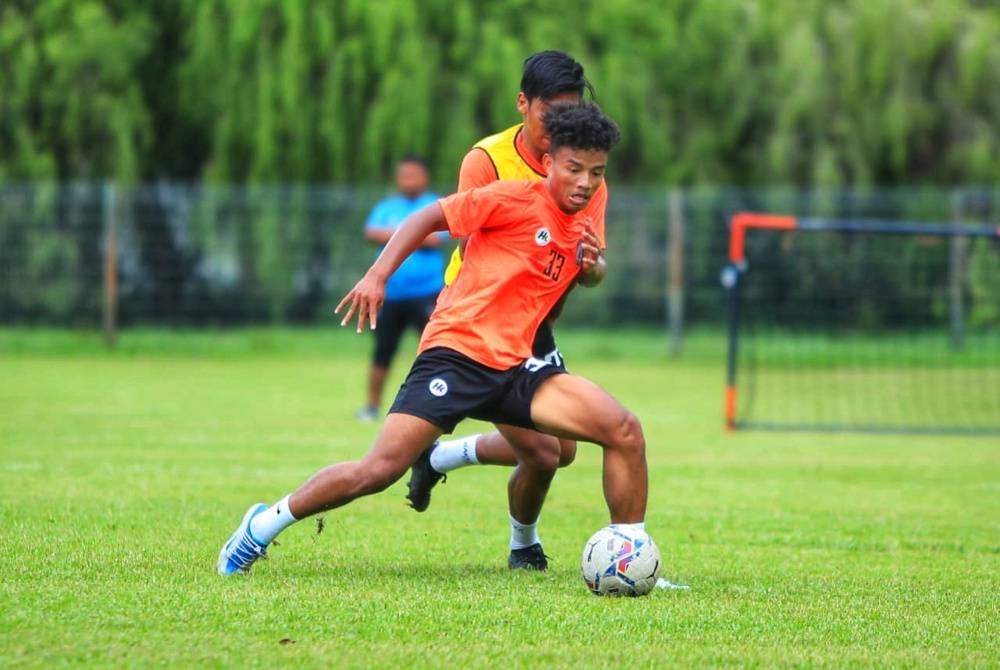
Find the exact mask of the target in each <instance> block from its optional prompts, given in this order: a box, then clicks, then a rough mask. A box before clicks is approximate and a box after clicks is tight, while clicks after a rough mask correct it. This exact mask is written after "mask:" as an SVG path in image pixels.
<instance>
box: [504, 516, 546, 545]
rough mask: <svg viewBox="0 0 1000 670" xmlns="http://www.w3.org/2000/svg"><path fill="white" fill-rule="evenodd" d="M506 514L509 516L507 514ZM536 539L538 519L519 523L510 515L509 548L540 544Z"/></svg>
mask: <svg viewBox="0 0 1000 670" xmlns="http://www.w3.org/2000/svg"><path fill="white" fill-rule="evenodd" d="M507 516H510V514H508V515H507ZM541 542H542V541H541V540H540V539H538V520H537V519H535V523H531V524H528V523H521V522H520V521H518V520H517V519H515V518H514V517H513V516H510V548H511V549H524V548H525V547H530V546H531V545H533V544H541Z"/></svg>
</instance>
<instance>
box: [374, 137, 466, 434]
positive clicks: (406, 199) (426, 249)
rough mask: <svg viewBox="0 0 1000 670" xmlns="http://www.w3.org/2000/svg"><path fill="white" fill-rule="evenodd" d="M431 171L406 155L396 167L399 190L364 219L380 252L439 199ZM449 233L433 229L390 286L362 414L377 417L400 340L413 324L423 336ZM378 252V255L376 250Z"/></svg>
mask: <svg viewBox="0 0 1000 670" xmlns="http://www.w3.org/2000/svg"><path fill="white" fill-rule="evenodd" d="M429 183H430V173H429V171H428V169H427V163H426V162H425V161H424V159H423V158H421V157H420V156H414V155H410V156H405V157H404V158H403V159H402V160H400V162H399V164H398V165H397V167H396V188H397V190H398V193H396V195H393V196H390V197H388V198H385V199H384V200H381V201H380V202H379V203H377V204H376V205H375V207H374V209H372V211H371V214H369V215H368V220H367V221H366V222H365V239H366V240H368V241H369V242H371V243H372V244H375V245H377V246H378V247H379V253H381V251H382V247H384V246H385V244H386V242H388V241H389V238H390V237H392V234H393V233H394V232H395V231H396V228H398V227H399V225H400V224H401V223H403V221H404V220H405V219H406V217H407V216H409V215H410V214H412V213H413V212H416V211H417V210H419V209H421V208H423V207H424V206H426V205H428V204H430V203H432V202H435V201H436V200H437V199H438V196H437V195H435V194H433V193H430V192H429V191H428V190H427V188H428V185H429ZM446 238H447V237H446V235H440V234H433V235H429V236H428V237H427V239H426V240H424V245H423V246H422V247H421V248H420V249H418V250H417V251H416V252H414V254H413V255H412V256H410V257H409V258H407V259H406V261H404V262H403V264H402V265H400V266H399V269H397V270H396V271H395V272H394V273H393V275H392V277H390V278H389V282H388V283H387V284H386V287H385V304H384V305H383V307H382V311H381V312H379V315H378V328H377V329H376V330H374V331H373V332H374V335H375V352H374V355H373V356H372V366H371V371H370V373H369V376H368V403H367V405H366V406H365V407H364V409H362V410H361V411H360V412H358V418H359V419H361V420H363V421H374V420H375V419H377V418H378V415H379V405H380V404H381V401H382V387H383V386H384V385H385V377H386V374H387V373H388V372H389V366H390V364H391V363H392V358H393V356H395V354H396V350H397V349H398V348H399V340H400V338H402V336H403V333H404V332H405V331H406V328H407V326H412V327H413V328H414V329H415V330H416V331H417V335H418V336H419V335H420V333H422V332H423V330H424V326H425V325H426V324H427V319H428V318H429V317H430V315H431V312H433V311H434V305H435V303H436V302H437V296H438V293H439V292H440V291H441V289H442V288H443V287H444V258H443V256H442V255H441V250H440V247H441V245H442V244H443V243H444V241H445V239H446ZM376 255H377V254H376Z"/></svg>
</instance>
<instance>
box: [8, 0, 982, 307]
mask: <svg viewBox="0 0 1000 670" xmlns="http://www.w3.org/2000/svg"><path fill="white" fill-rule="evenodd" d="M550 48H555V49H562V50H565V51H567V52H569V53H571V54H572V55H574V56H575V57H576V58H578V59H579V60H580V61H582V62H583V63H584V64H585V66H586V72H587V75H588V77H589V78H590V80H591V81H592V82H593V84H594V86H595V88H596V91H597V99H598V101H599V102H600V104H601V105H602V106H603V107H604V108H605V109H606V110H607V111H608V112H609V113H610V114H611V115H612V116H613V117H614V118H615V119H616V120H617V121H618V123H619V124H620V125H621V127H622V130H623V142H622V144H621V145H620V147H619V148H618V149H616V152H615V155H614V158H613V160H612V163H611V170H610V177H611V181H612V194H613V195H612V198H611V203H610V205H609V210H608V221H609V231H613V234H611V235H609V251H608V257H609V259H611V260H612V262H613V268H614V272H612V273H610V274H609V277H608V281H607V282H605V284H604V285H603V286H602V287H601V289H600V290H598V291H577V292H576V296H574V299H573V300H572V301H570V309H569V310H568V311H567V314H566V316H565V317H564V320H565V321H566V322H567V323H574V322H575V323H588V324H593V323H601V324H607V325H613V324H618V323H622V322H640V323H646V324H663V323H664V321H665V319H666V314H665V312H666V301H665V291H666V285H667V276H668V274H667V271H668V269H669V268H668V267H667V260H666V258H667V252H666V243H667V237H668V236H667V219H668V214H667V210H668V207H667V200H668V198H667V196H668V190H669V189H675V191H674V192H675V195H676V197H679V198H680V202H681V205H680V207H679V209H678V211H679V212H681V215H682V217H683V219H684V226H685V227H686V230H687V233H686V239H685V241H684V247H685V260H684V264H685V268H684V275H685V277H686V283H687V288H686V294H685V303H686V310H687V314H688V318H689V322H691V323H699V322H715V323H717V322H718V321H719V320H721V318H722V316H723V314H724V309H723V307H722V305H721V304H720V300H721V297H722V294H721V292H720V289H719V282H718V272H719V269H720V267H721V265H722V264H723V263H724V262H725V258H726V239H727V230H726V225H727V222H728V217H729V215H731V214H732V213H733V212H735V211H738V210H740V209H748V210H761V211H781V212H789V213H795V214H800V215H814V216H842V217H865V216H869V217H871V216H874V217H881V218H890V219H891V218H905V219H911V220H925V221H927V220H932V221H948V220H956V219H961V218H971V219H973V220H977V221H979V222H992V223H991V225H996V221H997V216H998V215H997V212H998V210H1000V196H998V193H997V185H998V184H1000V122H998V121H1000V8H998V5H997V3H995V2H981V1H980V2H974V1H972V0H798V1H796V2H789V1H787V0H656V1H652V0H601V1H600V2H596V1H592V0H581V1H580V2H577V3H574V4H573V5H572V6H571V7H570V6H568V5H565V4H556V3H538V2H527V1H526V0H508V1H506V2H486V1H485V0H419V1H418V0H383V1H372V0H336V1H332V2H330V1H323V2H319V1H311V0H164V1H162V2H140V1H139V0H39V1H35V0H3V2H2V3H0V322H3V323H55V324H74V325H92V324H96V323H98V322H99V320H100V314H101V306H102V294H101V279H102V276H104V274H105V273H104V262H105V259H106V257H107V250H108V246H107V239H108V235H109V232H110V231H112V230H114V231H116V236H117V248H116V252H115V256H116V257H117V261H118V265H117V269H116V273H115V274H116V277H117V278H118V280H119V287H118V289H119V294H118V302H117V304H118V310H119V312H120V318H121V322H122V323H123V324H126V325H127V324H130V323H164V324H203V323H211V322H218V323H247V322H262V321H270V322H286V321H292V322H303V321H304V322H311V321H319V320H322V319H324V318H327V315H328V313H329V308H330V306H331V304H330V301H331V300H334V301H335V300H336V298H337V297H339V294H340V292H341V291H343V290H345V289H346V288H347V287H349V285H350V284H351V283H352V282H353V281H354V279H355V278H356V277H357V276H358V275H359V274H360V273H361V272H363V270H364V268H365V267H366V265H367V263H368V262H370V260H371V257H372V249H371V248H370V247H369V246H368V245H366V244H365V242H364V241H363V239H362V237H361V234H360V230H361V227H362V225H363V220H364V216H365V214H366V213H367V211H368V208H370V207H371V205H372V204H373V203H374V202H375V201H376V200H377V199H378V197H379V196H380V195H381V194H382V193H384V190H385V188H386V187H387V184H389V183H390V181H391V174H392V170H393V167H394V164H395V162H396V160H397V159H398V158H399V157H400V156H402V155H403V154H406V153H411V152H419V153H423V154H425V155H427V156H428V158H429V159H430V163H431V167H432V173H433V175H434V178H435V179H434V181H435V183H436V184H437V186H438V188H439V190H440V191H441V192H447V191H450V190H451V189H452V188H453V187H454V184H455V179H456V176H457V171H458V166H459V164H460V161H461V157H462V155H463V154H464V153H465V152H466V151H467V149H468V148H469V147H470V146H471V145H472V143H473V142H475V141H476V140H477V139H478V138H480V137H482V136H483V135H485V134H488V133H492V132H495V131H497V130H499V129H502V128H505V127H507V126H509V125H511V124H513V123H516V122H517V121H518V120H519V117H518V115H517V112H516V109H515V96H516V93H517V91H518V85H519V80H520V70H521V64H522V62H523V60H524V58H525V57H526V56H528V55H529V54H531V53H533V52H535V51H538V50H542V49H550ZM800 246H801V245H800ZM803 248H804V247H803ZM781 249H782V247H780V246H773V248H772V247H766V246H763V247H761V248H759V249H756V250H755V254H756V255H755V258H754V260H755V262H756V263H757V267H763V266H765V265H767V264H769V263H772V262H773V263H777V262H778V261H779V260H780V255H781ZM943 251H946V250H944V249H939V250H938V252H942V253H943ZM963 257H964V260H962V259H960V260H961V263H959V265H958V269H955V267H953V266H954V265H955V263H952V264H951V265H949V264H948V263H943V262H941V260H940V258H941V257H940V256H937V257H936V258H937V259H938V260H937V261H935V262H934V263H928V267H930V268H932V269H933V271H931V272H929V273H927V274H926V275H923V276H921V278H919V281H915V279H914V277H913V276H912V275H911V273H910V272H909V271H908V270H907V269H906V268H905V267H903V266H902V265H897V266H893V265H892V264H891V263H889V264H887V265H885V267H884V271H883V272H882V275H880V276H883V277H886V279H885V280H884V281H882V284H881V285H880V288H879V291H880V293H881V294H885V295H887V296H890V297H891V296H900V299H902V297H904V296H909V295H918V296H919V295H927V296H932V297H931V298H928V299H926V300H925V301H924V303H926V304H924V303H920V304H919V305H918V306H917V307H914V309H913V310H910V312H909V313H908V314H907V315H905V316H899V315H892V314H889V313H888V312H885V313H881V312H880V313H878V314H875V315H874V316H872V317H871V318H873V319H876V320H882V321H886V320H900V319H902V320H903V321H907V322H909V323H912V324H921V323H925V322H926V321H927V319H928V315H933V316H935V318H939V317H941V316H942V315H944V313H945V312H947V310H946V309H944V308H943V307H941V305H942V304H943V303H942V301H941V297H940V296H941V295H942V292H943V291H945V290H946V288H947V286H948V281H949V276H951V275H949V273H952V275H953V274H954V273H955V272H958V273H960V274H961V275H962V277H963V296H964V299H965V300H967V301H968V302H969V309H968V312H967V314H968V319H969V321H970V324H971V325H973V326H979V327H994V326H995V325H996V324H1000V296H998V293H997V290H996V287H997V286H1000V262H998V261H997V258H998V246H997V244H996V243H994V242H987V241H980V242H979V243H975V244H970V245H969V246H968V247H967V248H965V249H964V251H963ZM826 262H828V263H829V264H831V265H830V267H820V266H821V265H822V259H821V260H820V261H816V263H819V265H815V266H813V265H811V266H810V267H811V268H812V271H813V272H814V273H816V274H814V275H808V273H806V275H808V276H806V275H803V274H802V273H801V272H798V273H795V274H793V275H791V276H789V277H786V278H785V284H782V285H777V284H776V285H775V286H773V287H771V294H769V297H770V299H772V300H774V301H779V300H781V299H783V298H782V296H783V295H785V293H783V291H786V289H787V288H788V286H787V285H793V284H794V286H795V290H796V291H797V293H795V295H797V296H798V297H799V299H800V301H801V302H802V304H805V303H807V302H809V301H812V300H817V299H821V298H822V297H823V295H825V294H824V293H823V292H824V291H825V290H826V289H825V288H824V287H825V286H826V283H824V282H823V281H821V279H822V277H821V274H820V272H821V271H825V272H827V273H828V275H829V276H830V277H834V278H840V279H843V277H844V274H843V273H844V272H846V271H847V270H846V269H845V268H846V265H845V263H846V261H845V260H844V259H838V258H827V259H826ZM848 269H849V268H848ZM851 271H853V272H862V273H863V272H864V267H854V268H853V270H851ZM861 279H864V277H860V278H858V280H859V281H860V280H861ZM786 292H787V291H786ZM917 302H919V300H918V301H917ZM917 302H911V304H917ZM810 318H811V317H810Z"/></svg>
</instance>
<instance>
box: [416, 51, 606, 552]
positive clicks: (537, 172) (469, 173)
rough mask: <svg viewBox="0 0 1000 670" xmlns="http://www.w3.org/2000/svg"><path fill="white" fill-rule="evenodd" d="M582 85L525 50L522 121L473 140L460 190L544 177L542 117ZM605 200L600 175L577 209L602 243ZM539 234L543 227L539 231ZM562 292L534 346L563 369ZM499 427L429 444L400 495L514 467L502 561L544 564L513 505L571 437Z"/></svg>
mask: <svg viewBox="0 0 1000 670" xmlns="http://www.w3.org/2000/svg"><path fill="white" fill-rule="evenodd" d="M587 90H589V91H591V93H593V90H592V89H591V88H590V84H589V83H588V82H587V80H586V78H585V77H584V75H583V66H582V65H580V64H579V63H577V62H576V61H575V60H573V59H572V58H571V57H570V56H568V55H566V54H564V53H562V52H559V51H543V52H541V53H537V54H534V55H533V56H531V57H529V58H528V59H527V60H526V61H525V62H524V70H523V74H522V77H521V90H520V92H519V93H518V94H517V110H518V112H520V114H521V116H522V119H523V120H522V122H521V123H519V124H517V125H515V126H511V127H510V128H507V129H506V130H504V131H501V132H499V133H496V134H495V135H490V136H489V137H486V138H483V139H482V140H480V141H479V142H477V143H476V144H475V145H474V146H473V148H472V149H471V150H470V151H469V152H468V153H467V154H466V155H465V158H464V159H463V160H462V167H461V170H460V171H459V178H458V190H459V191H466V190H468V189H472V188H478V187H481V186H486V185H487V184H490V183H492V182H495V181H498V180H523V179H535V180H541V179H544V178H545V176H546V171H545V167H544V166H543V164H542V156H544V155H545V153H546V152H547V151H548V149H549V140H548V137H547V135H546V132H545V127H544V124H543V122H542V116H543V114H544V113H545V112H546V110H547V109H548V108H549V106H550V105H553V104H579V102H580V100H581V99H582V97H583V94H584V91H587ZM607 202H608V191H607V186H606V185H605V183H604V182H602V184H601V186H600V188H599V189H598V190H597V192H596V193H595V194H594V195H593V197H592V198H591V199H590V201H589V202H588V203H587V205H586V207H585V208H584V210H583V213H584V214H585V216H586V217H587V219H588V225H589V226H590V228H591V230H592V231H593V233H594V235H595V237H596V238H597V240H598V242H599V246H600V248H601V249H602V250H603V249H604V248H605V246H606V245H605V239H604V214H605V209H606V208H607ZM539 234H543V233H542V232H541V231H539ZM465 242H466V239H463V240H460V242H459V246H458V247H457V248H456V249H455V251H454V253H453V254H452V256H451V261H450V262H449V264H448V267H447V269H446V270H445V284H446V288H445V289H444V291H445V292H447V291H448V288H447V286H450V285H451V284H452V283H453V282H454V281H455V278H456V277H457V276H458V273H459V272H461V267H462V251H463V249H464V248H465ZM599 260H600V267H601V270H600V272H599V273H598V274H597V275H596V277H597V278H596V280H595V281H594V282H593V283H597V282H599V281H600V278H601V277H603V272H604V271H606V265H605V263H604V259H603V254H602V256H601V258H600V259H599ZM589 285H593V284H589ZM567 295H568V291H567ZM565 298H566V295H564V296H563V299H562V300H561V301H560V302H559V304H558V305H556V307H555V308H554V309H553V310H552V312H551V313H550V314H549V316H548V318H547V319H546V320H545V322H544V323H543V324H542V325H541V326H540V327H539V329H538V331H537V333H536V335H535V340H534V343H533V347H532V355H533V356H534V357H535V358H537V359H539V360H540V361H544V362H545V363H547V364H549V365H553V366H556V367H559V368H562V369H565V363H564V361H563V358H562V354H561V353H560V351H559V349H558V348H557V347H556V343H555V339H554V337H553V334H552V323H553V321H554V320H555V319H556V317H558V315H559V312H560V311H561V307H562V303H563V301H564V300H565ZM504 432H505V434H506V435H507V437H506V438H505V437H504V435H501V434H500V433H499V432H493V433H485V434H478V435H470V436H468V437H464V438H460V439H455V440H448V441H442V442H438V443H435V444H434V445H433V446H432V447H431V448H430V449H428V450H427V451H425V452H424V453H423V454H422V455H421V457H420V459H419V460H418V461H417V462H416V463H415V464H414V466H413V469H412V471H411V476H410V480H409V482H408V487H409V492H408V493H407V496H406V497H407V499H409V501H410V504H411V506H412V507H413V508H414V509H415V510H417V511H418V512H423V511H424V510H426V509H427V507H428V505H429V504H430V497H431V489H432V488H433V487H434V486H435V485H436V484H437V483H438V481H440V480H441V479H443V478H444V476H445V474H446V473H448V472H450V471H452V470H455V469H457V468H461V467H464V466H468V465H506V466H516V467H515V470H514V473H513V474H512V475H511V478H510V482H509V484H508V500H510V501H511V502H510V508H509V513H510V522H511V542H510V548H511V553H510V558H509V560H508V565H509V567H511V568H526V569H535V570H545V569H546V567H547V561H546V558H545V554H544V552H543V551H542V547H541V542H540V540H539V538H538V533H537V523H538V519H537V517H535V518H525V517H527V516H534V515H533V514H532V513H531V512H528V511H527V509H526V510H523V511H522V510H521V509H517V507H518V503H517V502H515V501H518V500H526V499H531V498H532V497H533V496H534V498H535V500H534V501H532V502H531V504H529V505H526V506H525V507H527V508H528V509H536V510H537V509H539V508H540V507H541V500H542V499H544V497H545V494H546V492H547V490H548V482H545V483H544V484H545V485H544V486H539V482H538V481H537V480H538V472H539V471H548V472H551V473H552V474H553V475H554V473H555V466H556V465H558V466H559V467H564V466H566V465H569V464H570V463H572V462H573V459H574V458H575V457H576V442H574V441H572V440H566V439H558V438H555V437H552V436H550V435H543V434H542V433H538V432H535V431H533V430H530V429H527V428H519V427H514V426H510V427H509V430H508V427H506V426H505V428H504ZM508 439H510V440H511V441H515V442H516V443H517V444H518V445H519V446H520V447H521V448H519V449H518V450H517V451H519V452H520V453H521V454H533V455H534V458H537V459H539V462H537V463H526V464H519V462H518V458H517V455H516V453H515V449H514V447H512V446H511V444H510V442H508ZM549 481H551V476H550V477H549ZM536 502H537V504H535V503H536Z"/></svg>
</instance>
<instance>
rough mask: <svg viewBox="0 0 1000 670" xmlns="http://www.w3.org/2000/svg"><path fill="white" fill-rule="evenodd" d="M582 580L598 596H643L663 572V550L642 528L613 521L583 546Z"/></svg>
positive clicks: (651, 588)
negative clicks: (633, 527)
mask: <svg viewBox="0 0 1000 670" xmlns="http://www.w3.org/2000/svg"><path fill="white" fill-rule="evenodd" d="M580 570H581V572H582V573H583V581H585V582H586V583H587V588H589V589H590V590H591V592H592V593H594V594H596V595H599V596H644V595H646V594H647V593H649V592H650V591H652V590H653V588H654V587H655V586H656V580H657V579H658V578H659V576H660V550H659V549H658V548H657V546H656V543H655V542H653V538H651V537H650V536H649V534H648V533H646V532H645V531H642V530H632V529H630V528H628V527H625V526H620V525H617V524H611V525H610V526H606V527H604V528H602V529H600V530H599V531H597V532H596V533H594V534H593V535H592V536H591V538H590V539H589V540H587V544H586V545H585V546H584V547H583V558H582V560H581V562H580Z"/></svg>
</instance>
